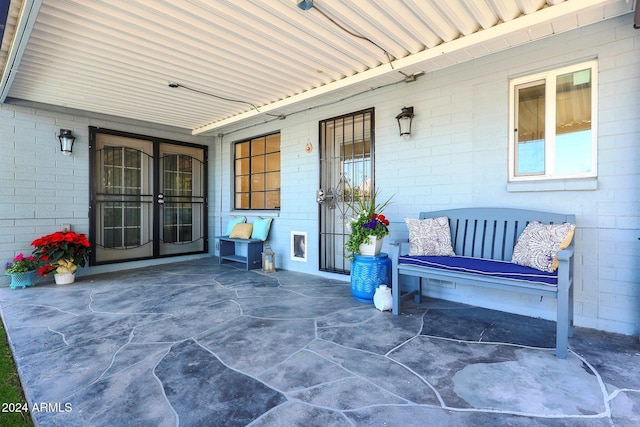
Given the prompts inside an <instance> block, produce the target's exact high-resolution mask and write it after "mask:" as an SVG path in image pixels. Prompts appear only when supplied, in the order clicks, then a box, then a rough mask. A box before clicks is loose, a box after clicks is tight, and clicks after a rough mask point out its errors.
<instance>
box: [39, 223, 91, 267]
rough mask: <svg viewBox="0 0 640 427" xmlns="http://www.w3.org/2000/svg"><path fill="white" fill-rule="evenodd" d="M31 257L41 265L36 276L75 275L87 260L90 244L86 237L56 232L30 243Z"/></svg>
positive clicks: (73, 233) (68, 232)
mask: <svg viewBox="0 0 640 427" xmlns="http://www.w3.org/2000/svg"><path fill="white" fill-rule="evenodd" d="M31 246H34V247H35V249H34V250H33V255H34V256H35V257H36V258H38V261H39V262H40V263H41V266H40V268H38V274H39V275H41V276H46V275H47V274H49V273H53V274H64V273H75V272H76V270H77V269H78V266H80V267H84V266H85V265H86V263H87V261H88V259H89V250H90V248H91V243H89V240H88V239H87V236H85V235H84V234H81V233H76V232H73V231H56V232H55V233H51V234H47V235H46V236H42V237H40V238H39V239H36V240H34V241H33V242H31Z"/></svg>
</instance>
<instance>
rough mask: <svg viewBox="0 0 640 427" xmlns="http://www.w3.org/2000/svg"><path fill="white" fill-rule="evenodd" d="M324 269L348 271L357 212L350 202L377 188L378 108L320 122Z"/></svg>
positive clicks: (339, 271)
mask: <svg viewBox="0 0 640 427" xmlns="http://www.w3.org/2000/svg"><path fill="white" fill-rule="evenodd" d="M319 133H320V137H319V140H320V189H319V190H318V193H317V197H316V200H317V202H318V206H319V221H320V251H319V253H320V263H319V265H320V270H322V271H331V272H334V273H342V274H348V273H349V272H350V271H351V262H350V261H349V260H348V259H347V258H345V256H344V255H345V252H344V244H345V243H346V242H347V240H348V238H349V234H350V233H351V231H350V230H349V228H348V226H347V225H348V223H349V222H350V221H351V218H352V217H353V216H354V215H353V212H352V211H351V209H350V208H349V206H348V204H350V203H352V202H353V201H354V197H355V196H356V195H358V194H368V193H370V192H372V191H373V190H374V182H373V177H374V169H373V168H374V161H373V155H374V109H373V108H370V109H367V110H363V111H358V112H355V113H351V114H347V115H344V116H340V117H334V118H332V119H327V120H323V121H321V122H320V130H319Z"/></svg>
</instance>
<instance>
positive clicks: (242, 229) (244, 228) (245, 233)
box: [229, 223, 253, 239]
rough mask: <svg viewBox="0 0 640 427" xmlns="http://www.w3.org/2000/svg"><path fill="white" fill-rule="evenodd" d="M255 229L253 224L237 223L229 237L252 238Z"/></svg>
mask: <svg viewBox="0 0 640 427" xmlns="http://www.w3.org/2000/svg"><path fill="white" fill-rule="evenodd" d="M252 231H253V224H247V223H240V224H236V225H235V227H233V230H231V233H229V237H231V238H234V239H250V238H251V232H252Z"/></svg>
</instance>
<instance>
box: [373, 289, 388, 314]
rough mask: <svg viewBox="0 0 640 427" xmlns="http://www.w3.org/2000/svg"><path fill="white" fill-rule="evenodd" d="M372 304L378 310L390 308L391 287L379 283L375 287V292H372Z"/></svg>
mask: <svg viewBox="0 0 640 427" xmlns="http://www.w3.org/2000/svg"><path fill="white" fill-rule="evenodd" d="M373 305H375V307H376V308H377V309H378V310H380V311H385V310H387V311H388V310H391V307H392V305H393V297H392V296H391V288H389V287H388V286H387V285H380V286H378V287H377V288H376V293H375V294H373Z"/></svg>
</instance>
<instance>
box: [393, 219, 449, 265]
mask: <svg viewBox="0 0 640 427" xmlns="http://www.w3.org/2000/svg"><path fill="white" fill-rule="evenodd" d="M404 221H405V222H406V223H407V227H408V228H409V255H415V256H420V255H423V256H453V255H455V252H453V248H452V247H451V230H450V229H449V218H447V217H446V216H441V217H439V218H428V219H415V218H405V219H404Z"/></svg>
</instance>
